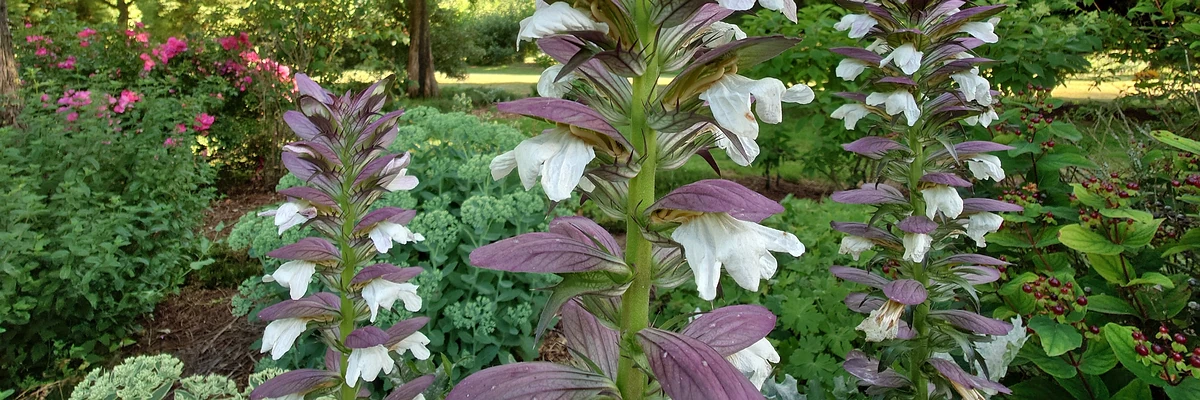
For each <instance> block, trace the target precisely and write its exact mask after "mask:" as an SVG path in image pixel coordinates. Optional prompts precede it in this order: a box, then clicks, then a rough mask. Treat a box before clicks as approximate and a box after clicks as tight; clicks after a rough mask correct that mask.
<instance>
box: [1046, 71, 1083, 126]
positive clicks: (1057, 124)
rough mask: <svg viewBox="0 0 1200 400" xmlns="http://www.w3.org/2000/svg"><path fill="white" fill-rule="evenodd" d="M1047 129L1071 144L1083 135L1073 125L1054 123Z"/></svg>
mask: <svg viewBox="0 0 1200 400" xmlns="http://www.w3.org/2000/svg"><path fill="white" fill-rule="evenodd" d="M1060 57H1061V56H1060ZM1048 128H1050V132H1051V133H1053V134H1054V136H1058V137H1060V138H1063V139H1067V140H1070V141H1072V142H1077V141H1079V140H1080V139H1083V134H1082V133H1080V132H1079V130H1078V129H1075V124H1070V123H1066V122H1061V121H1055V122H1052V123H1051V124H1050V126H1049V127H1048Z"/></svg>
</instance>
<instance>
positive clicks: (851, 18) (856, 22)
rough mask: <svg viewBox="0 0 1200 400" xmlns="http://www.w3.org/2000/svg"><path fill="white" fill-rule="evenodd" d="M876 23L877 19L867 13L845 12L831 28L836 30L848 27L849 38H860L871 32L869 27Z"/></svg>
mask: <svg viewBox="0 0 1200 400" xmlns="http://www.w3.org/2000/svg"><path fill="white" fill-rule="evenodd" d="M877 24H879V21H876V20H875V18H872V17H871V16H870V15H867V14H846V16H844V17H842V20H841V21H838V23H836V24H833V29H837V30H838V31H844V30H847V29H849V30H850V38H851V39H861V38H862V37H863V36H867V33H868V32H871V28H874V27H875V25H877Z"/></svg>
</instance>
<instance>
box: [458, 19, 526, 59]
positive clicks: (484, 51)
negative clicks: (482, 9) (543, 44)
mask: <svg viewBox="0 0 1200 400" xmlns="http://www.w3.org/2000/svg"><path fill="white" fill-rule="evenodd" d="M530 15H533V8H532V7H528V6H526V7H523V8H513V9H509V10H500V11H495V12H490V13H486V14H482V15H475V16H472V17H471V18H469V19H468V20H467V24H468V26H469V27H470V29H471V31H472V33H473V34H474V36H475V37H476V38H477V45H478V46H479V49H480V51H479V54H475V55H473V56H471V57H468V58H467V63H468V64H471V65H478V66H493V65H507V64H512V63H514V62H520V61H523V60H524V58H525V55H527V54H529V53H530V51H532V49H533V45H532V44H531V43H529V42H526V43H522V44H521V45H519V46H518V45H515V44H513V38H516V37H517V33H518V32H520V30H521V27H520V23H521V19H523V18H525V17H528V16H530Z"/></svg>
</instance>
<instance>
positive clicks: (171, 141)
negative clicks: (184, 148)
mask: <svg viewBox="0 0 1200 400" xmlns="http://www.w3.org/2000/svg"><path fill="white" fill-rule="evenodd" d="M177 144H179V143H176V142H175V138H167V140H164V141H163V147H175V145H177Z"/></svg>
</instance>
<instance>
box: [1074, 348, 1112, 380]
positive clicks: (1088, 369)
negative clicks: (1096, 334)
mask: <svg viewBox="0 0 1200 400" xmlns="http://www.w3.org/2000/svg"><path fill="white" fill-rule="evenodd" d="M1088 343H1089V344H1088V349H1087V351H1085V352H1083V356H1082V358H1081V359H1080V360H1079V371H1080V372H1083V373H1084V374H1088V375H1100V374H1103V373H1105V372H1108V370H1110V369H1112V368H1113V367H1115V366H1117V356H1116V355H1115V354H1113V352H1112V347H1110V346H1109V345H1108V342H1105V341H1101V340H1092V341H1089V342H1088Z"/></svg>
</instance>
